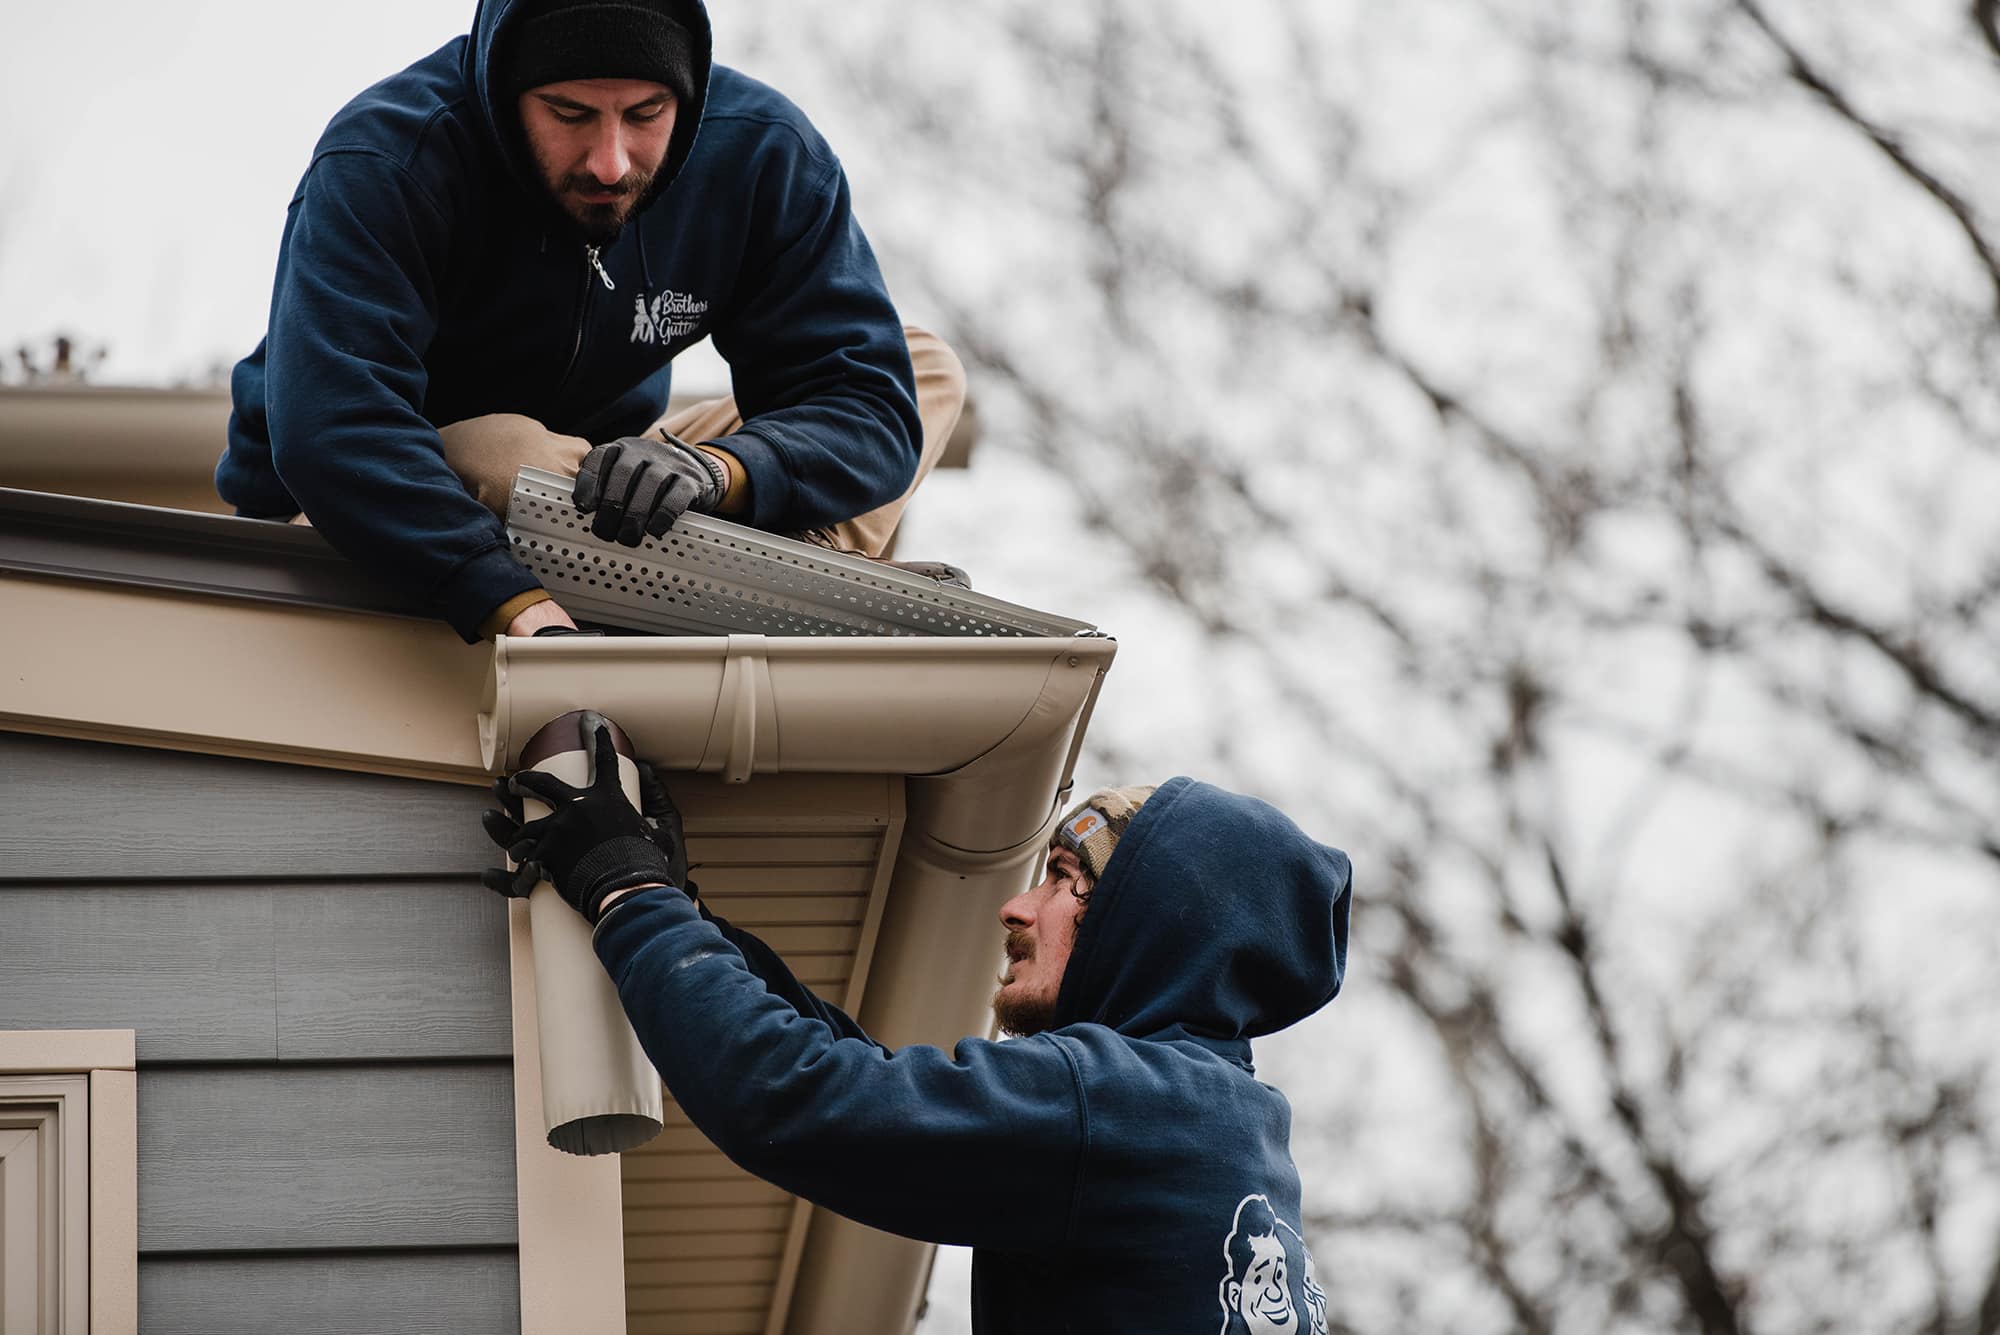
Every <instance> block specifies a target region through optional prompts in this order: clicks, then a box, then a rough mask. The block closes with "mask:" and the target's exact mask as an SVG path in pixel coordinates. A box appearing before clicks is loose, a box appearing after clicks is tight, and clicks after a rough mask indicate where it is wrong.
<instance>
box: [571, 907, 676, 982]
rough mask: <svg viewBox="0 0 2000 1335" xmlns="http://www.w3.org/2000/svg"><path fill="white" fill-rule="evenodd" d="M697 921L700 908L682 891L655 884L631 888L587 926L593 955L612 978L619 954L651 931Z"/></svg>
mask: <svg viewBox="0 0 2000 1335" xmlns="http://www.w3.org/2000/svg"><path fill="white" fill-rule="evenodd" d="M700 921H702V916H701V911H700V910H699V909H697V908H696V907H695V905H694V901H693V900H691V899H689V898H688V897H687V893H686V892H685V891H683V890H681V889H680V888H678V887H676V886H672V885H659V886H654V887H653V888H652V889H650V890H634V891H633V892H632V893H631V894H629V895H626V896H625V897H624V898H622V899H620V900H619V901H618V902H617V903H615V904H613V905H612V906H611V907H610V908H608V909H606V910H604V916H603V917H601V918H599V919H598V920H597V925H596V926H595V927H593V928H592V929H591V933H590V939H591V943H592V944H593V945H594V946H596V947H597V958H598V959H600V960H602V961H603V962H604V967H605V968H606V969H608V970H610V971H611V976H612V977H613V978H616V977H617V976H618V971H617V961H618V959H619V958H620V957H621V956H622V955H625V954H627V953H629V952H631V951H635V950H637V949H639V947H641V946H643V945H644V944H645V943H646V942H647V941H650V940H651V939H652V938H653V936H654V934H655V933H658V932H663V931H665V930H667V929H668V928H670V927H678V926H680V925H681V924H682V923H687V922H700Z"/></svg>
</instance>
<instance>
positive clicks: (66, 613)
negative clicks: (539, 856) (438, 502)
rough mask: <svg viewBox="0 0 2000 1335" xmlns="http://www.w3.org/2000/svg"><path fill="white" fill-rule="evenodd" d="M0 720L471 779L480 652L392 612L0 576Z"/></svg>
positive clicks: (21, 726) (96, 736)
mask: <svg viewBox="0 0 2000 1335" xmlns="http://www.w3.org/2000/svg"><path fill="white" fill-rule="evenodd" d="M0 619H4V620H5V621H6V623H7V624H9V625H12V626H15V627H21V628H25V629H24V631H23V633H18V634H12V635H4V636H0V728H5V729H9V730H12V731H15V732H33V733H42V734H46V735H51V736H58V737H77V738H83V739H86V740H91V741H108V742H122V743H126V744H130V745H137V746H156V747H165V748H168V749H172V750H182V751H199V752H203V753H206V754H210V755H227V756H240V757H244V758H247V759H252V760H277V761H284V762H287V763H290V764H299V765H321V766H330V767H332V768H336V769H346V770H356V771H363V772H368V773H375V774H393V775H401V776H405V777H410V778H421V779H444V780H454V781H458V782H483V781H484V777H485V774H486V769H485V766H484V765H483V764H482V763H481V761H480V758H479V735H478V730H477V728H476V726H475V724H474V721H473V720H474V715H475V714H476V712H477V709H478V704H479V693H480V688H481V685H482V683H483V680H484V678H485V677H486V675H487V670H488V669H487V662H486V660H487V656H488V652H489V651H488V650H487V649H486V648H485V647H484V646H471V645H465V644H462V643H460V642H459V639H458V637H457V636H456V635H453V634H452V633H451V631H450V630H448V629H447V628H446V627H444V626H443V625H442V624H438V623H433V622H426V621H415V620H411V619H409V618H407V617H392V616H371V615H368V614H365V613H356V612H338V611H328V610H323V609H316V608H305V607H288V606H283V605H278V604H271V603H251V602H240V601H236V600H231V599H223V598H209V597H202V596H199V595H194V594H186V593H159V592H148V591H144V590H138V589H127V588H120V587H117V586H114V585H102V584H88V583H83V582H73V581H67V580H63V579H60V578H53V577H42V576H31V575H0Z"/></svg>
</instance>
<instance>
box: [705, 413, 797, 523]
mask: <svg viewBox="0 0 2000 1335" xmlns="http://www.w3.org/2000/svg"><path fill="white" fill-rule="evenodd" d="M702 444H703V445H705V446H707V447H708V448H710V449H713V450H715V451H716V452H717V453H721V454H727V455H729V456H730V458H732V459H734V460H735V461H736V462H737V463H738V464H740V465H741V466H742V468H743V471H744V473H745V474H747V475H748V477H749V494H748V495H747V496H746V497H745V498H744V499H745V500H747V501H748V502H749V508H748V512H747V513H744V514H740V515H739V516H738V517H739V518H741V519H742V521H743V522H744V523H746V524H748V525H750V527H752V528H761V529H766V530H769V531H771V532H776V531H778V530H780V529H782V528H785V527H787V524H786V522H785V516H786V515H787V514H789V513H790V512H791V510H792V492H793V484H792V473H791V469H790V467H789V466H788V465H787V464H786V463H785V459H784V456H783V455H781V454H780V453H779V452H778V447H777V446H775V445H773V444H772V443H771V442H770V441H768V440H765V439H764V438H763V437H762V436H760V435H757V434H756V433H754V432H751V431H748V430H744V431H738V432H736V433H735V434H734V435H730V436H724V437H722V438H721V439H719V440H707V441H703V442H702ZM734 477H735V474H734V470H732V471H731V480H732V482H733V480H734ZM792 527H796V525H792Z"/></svg>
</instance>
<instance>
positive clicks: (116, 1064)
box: [0, 1029, 139, 1075]
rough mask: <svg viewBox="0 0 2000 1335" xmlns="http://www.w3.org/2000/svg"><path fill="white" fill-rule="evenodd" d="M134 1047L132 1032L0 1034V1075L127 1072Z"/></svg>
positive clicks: (21, 1031) (136, 1035)
mask: <svg viewBox="0 0 2000 1335" xmlns="http://www.w3.org/2000/svg"><path fill="white" fill-rule="evenodd" d="M138 1045H139V1031H138V1030H136V1029H8V1030H0V1075H44V1074H49V1073H60V1072H70V1071H129V1070H131V1069H133V1067H134V1065H135V1064H136V1062H135V1060H134V1054H135V1053H136V1052H137V1051H138Z"/></svg>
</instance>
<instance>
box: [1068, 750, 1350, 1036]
mask: <svg viewBox="0 0 2000 1335" xmlns="http://www.w3.org/2000/svg"><path fill="white" fill-rule="evenodd" d="M1349 881H1350V868H1349V865H1348V860H1347V855H1346V854H1344V853H1342V852H1340V851H1339V850H1338V849H1334V848H1329V847H1327V846H1326V845H1324V844H1321V843H1318V842H1316V841H1315V840H1313V839H1311V838H1309V837H1308V836H1307V835H1306V834H1305V833H1304V832H1303V831H1301V830H1300V829H1299V827H1298V826H1297V825H1295V824H1293V823H1292V821H1291V819H1290V818H1289V817H1287V816H1285V815H1284V813H1282V812H1280V811H1279V810H1278V809H1277V808H1276V807H1273V806H1271V805H1270V804H1269V803H1267V802H1262V801H1259V800H1258V799H1257V798H1254V797H1245V796H1243V795H1241V794H1238V793H1231V792H1226V791H1224V790H1223V789H1220V788H1216V787H1213V786H1212V785H1209V784H1205V783H1198V782H1196V781H1195V780H1193V779H1189V778H1185V777H1183V778H1176V779H1172V780H1169V781H1168V782H1166V783H1164V784H1162V785H1160V787H1159V789H1158V791H1156V792H1155V793H1154V794H1153V795H1152V797H1151V798H1149V799H1147V801H1146V803H1145V805H1144V806H1142V807H1140V808H1139V811H1138V813H1137V814H1136V815H1134V816H1133V818H1132V822H1131V824H1130V825H1128V826H1127V827H1126V829H1125V833H1124V834H1123V835H1122V836H1121V837H1120V839H1119V841H1118V846H1117V848H1116V850H1115V851H1114V852H1113V853H1112V855H1111V860H1110V861H1109V862H1108V863H1107V864H1106V865H1105V868H1104V875H1103V877H1102V878H1100V879H1099V880H1098V882H1097V884H1096V886H1095V887H1094V888H1093V889H1092V891H1091V896H1090V907H1089V909H1088V911H1087V912H1085V914H1084V916H1083V919H1082V922H1081V923H1080V924H1079V926H1078V930H1077V936H1076V944H1075V945H1074V947H1073V948H1072V949H1071V952H1070V960H1069V967H1068V969H1067V970H1066V971H1065V973H1064V975H1063V982H1062V988H1061V990H1060V992H1059V993H1058V994H1057V998H1056V1015H1055V1027H1057V1028H1061V1027H1062V1026H1065V1025H1071V1024H1081V1023H1091V1024H1100V1025H1104V1026H1107V1027H1108V1028H1111V1029H1114V1030H1116V1031H1117V1032H1118V1033H1120V1034H1122V1035H1124V1036H1126V1037H1128V1038H1138V1039H1152V1040H1156V1041H1167V1040H1172V1039H1176V1038H1189V1039H1194V1040H1197V1041H1201V1042H1204V1043H1205V1044H1206V1045H1207V1046H1211V1047H1215V1048H1218V1049H1220V1050H1222V1051H1223V1052H1224V1053H1225V1054H1226V1055H1229V1056H1231V1057H1232V1058H1234V1059H1236V1060H1240V1061H1241V1062H1243V1063H1244V1064H1245V1065H1247V1064H1248V1060H1249V1050H1248V1040H1249V1039H1252V1038H1255V1037H1257V1036H1259V1035H1262V1034H1269V1033H1273V1032H1275V1031H1277V1030H1279V1029H1283V1028H1285V1027H1286V1026H1288V1025H1291V1024H1295V1023H1297V1022H1298V1021H1299V1020H1302V1019H1304V1018H1305V1017H1306V1016H1308V1015H1311V1014H1312V1013H1313V1012H1314V1011H1316V1010H1318V1009H1319V1008H1320V1007H1321V1006H1324V1005H1325V1004H1326V1003H1327V1002H1329V1001H1331V1000H1332V999H1333V997H1334V995H1335V994H1336V993H1338V992H1339V991H1340V985H1341V980H1342V976H1343V975H1344V973H1345V971H1346V966H1347V924H1348V907H1349V902H1350V898H1351V894H1350V885H1349ZM1239 1045H1240V1051H1238V1050H1237V1049H1238V1047H1239Z"/></svg>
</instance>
